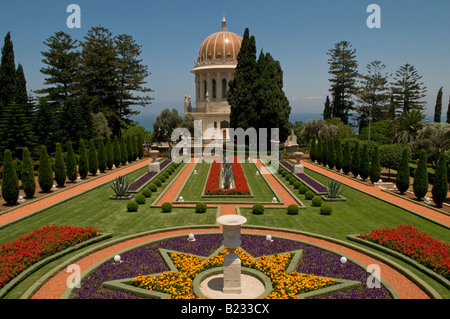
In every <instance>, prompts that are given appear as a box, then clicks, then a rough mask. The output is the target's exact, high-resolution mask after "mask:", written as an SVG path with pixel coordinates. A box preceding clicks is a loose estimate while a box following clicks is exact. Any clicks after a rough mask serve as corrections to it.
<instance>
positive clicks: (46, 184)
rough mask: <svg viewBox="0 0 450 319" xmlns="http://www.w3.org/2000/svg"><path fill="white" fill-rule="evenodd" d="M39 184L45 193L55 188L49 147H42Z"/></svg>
mask: <svg viewBox="0 0 450 319" xmlns="http://www.w3.org/2000/svg"><path fill="white" fill-rule="evenodd" d="M38 182H39V187H40V188H41V190H42V191H43V192H44V193H47V192H49V191H50V190H51V189H52V186H53V172H52V166H51V165H50V161H49V158H48V153H47V147H46V146H45V145H42V146H41V155H40V157H39V170H38Z"/></svg>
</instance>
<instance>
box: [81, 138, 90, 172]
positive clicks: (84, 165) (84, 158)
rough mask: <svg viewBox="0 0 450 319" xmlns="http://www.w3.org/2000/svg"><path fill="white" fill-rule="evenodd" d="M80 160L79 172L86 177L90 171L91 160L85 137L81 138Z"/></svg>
mask: <svg viewBox="0 0 450 319" xmlns="http://www.w3.org/2000/svg"><path fill="white" fill-rule="evenodd" d="M79 156H80V162H79V163H78V174H80V177H81V178H86V176H87V174H88V172H89V160H88V155H87V151H86V145H85V143H84V140H83V139H80V150H79Z"/></svg>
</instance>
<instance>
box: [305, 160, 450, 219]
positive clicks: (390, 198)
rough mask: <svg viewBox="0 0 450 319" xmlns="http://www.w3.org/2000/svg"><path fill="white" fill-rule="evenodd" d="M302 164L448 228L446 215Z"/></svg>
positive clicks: (448, 217)
mask: <svg viewBox="0 0 450 319" xmlns="http://www.w3.org/2000/svg"><path fill="white" fill-rule="evenodd" d="M302 164H303V166H304V167H306V168H309V169H311V170H312V171H315V172H317V173H321V174H324V175H326V176H328V177H329V178H332V179H335V180H337V181H340V182H342V183H344V184H346V185H349V186H352V187H355V188H356V189H359V190H361V191H363V192H366V193H369V194H371V195H373V196H376V197H378V198H380V199H384V200H386V201H388V202H389V203H393V204H397V205H400V206H401V207H404V208H407V209H409V210H411V211H413V212H416V213H418V214H420V215H423V216H425V217H428V218H430V219H432V220H435V221H438V222H440V223H442V224H444V225H447V226H450V216H449V215H446V214H442V213H440V212H438V211H436V210H434V209H430V208H428V207H425V206H423V205H420V204H416V203H414V202H411V201H409V200H406V199H403V198H401V197H399V196H395V195H392V194H389V193H387V192H384V191H382V190H381V189H380V188H379V187H376V186H368V185H365V184H363V183H360V182H358V181H355V180H354V179H352V178H349V177H347V176H344V175H341V174H338V173H335V172H332V171H330V170H328V169H324V168H323V167H320V166H318V165H315V164H312V163H310V162H307V161H302Z"/></svg>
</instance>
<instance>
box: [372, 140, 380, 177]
mask: <svg viewBox="0 0 450 319" xmlns="http://www.w3.org/2000/svg"><path fill="white" fill-rule="evenodd" d="M380 177H381V164H380V148H379V147H378V145H377V146H375V149H374V153H373V158H372V162H371V163H370V180H371V181H372V183H376V182H378V181H379V180H380Z"/></svg>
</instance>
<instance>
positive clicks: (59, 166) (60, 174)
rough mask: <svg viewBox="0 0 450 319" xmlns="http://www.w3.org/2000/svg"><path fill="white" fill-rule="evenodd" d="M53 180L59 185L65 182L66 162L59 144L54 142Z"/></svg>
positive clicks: (61, 185)
mask: <svg viewBox="0 0 450 319" xmlns="http://www.w3.org/2000/svg"><path fill="white" fill-rule="evenodd" d="M55 181H56V184H58V186H59V187H63V186H64V184H65V183H66V164H65V163H64V157H63V154H62V150H61V144H60V143H56V152H55Z"/></svg>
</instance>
